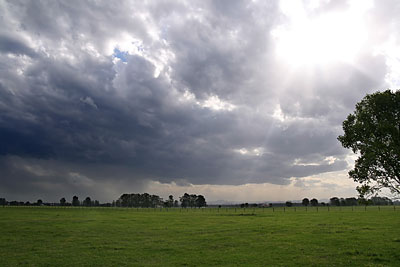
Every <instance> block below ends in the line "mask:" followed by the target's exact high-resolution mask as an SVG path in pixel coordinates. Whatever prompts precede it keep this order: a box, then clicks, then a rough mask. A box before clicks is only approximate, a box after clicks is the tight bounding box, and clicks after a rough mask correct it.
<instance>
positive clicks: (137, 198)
mask: <svg viewBox="0 0 400 267" xmlns="http://www.w3.org/2000/svg"><path fill="white" fill-rule="evenodd" d="M393 204H399V203H398V202H395V203H393V201H392V200H391V199H389V198H387V197H379V196H375V197H371V198H369V199H365V198H355V197H349V198H339V197H332V198H330V199H329V202H328V203H325V202H318V200H317V199H316V198H312V199H311V200H310V199H308V198H304V199H303V200H302V201H301V203H293V202H292V201H286V202H285V203H275V204H272V203H270V204H269V205H267V206H269V207H272V206H273V205H275V206H277V205H278V206H282V205H284V206H287V207H291V206H294V205H295V206H299V205H303V206H305V207H307V206H314V207H315V206H358V205H376V206H385V205H393ZM43 205H45V206H74V207H77V206H84V207H135V208H156V207H165V208H172V207H182V208H200V207H206V206H207V202H206V199H205V197H204V196H203V195H196V194H188V193H185V194H184V195H183V196H181V197H179V200H177V199H174V196H172V195H170V196H169V197H168V199H167V200H163V198H161V197H159V196H157V195H150V194H148V193H143V194H122V195H121V196H120V197H119V198H118V199H117V200H116V201H113V202H112V203H100V202H99V201H98V200H92V199H91V198H90V197H86V198H85V199H84V200H83V201H80V200H79V198H78V197H77V196H73V198H72V201H71V202H67V200H66V199H65V198H64V197H63V198H61V199H60V201H59V203H45V202H43V201H42V200H41V199H38V200H37V201H36V202H33V203H30V202H29V201H27V202H23V201H7V200H6V199H5V198H0V206H43ZM239 206H240V207H241V208H248V207H253V208H255V207H265V206H266V205H265V204H256V203H253V204H249V203H242V204H240V205H239Z"/></svg>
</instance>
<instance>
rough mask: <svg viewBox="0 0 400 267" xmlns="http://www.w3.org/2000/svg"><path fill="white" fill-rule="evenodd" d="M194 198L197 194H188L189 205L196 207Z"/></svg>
mask: <svg viewBox="0 0 400 267" xmlns="http://www.w3.org/2000/svg"><path fill="white" fill-rule="evenodd" d="M196 199H197V195H195V194H191V195H190V196H189V206H190V207H191V208H192V207H196Z"/></svg>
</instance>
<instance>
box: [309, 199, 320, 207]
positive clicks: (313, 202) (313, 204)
mask: <svg viewBox="0 0 400 267" xmlns="http://www.w3.org/2000/svg"><path fill="white" fill-rule="evenodd" d="M310 204H311V206H318V199H316V198H313V199H311V200H310Z"/></svg>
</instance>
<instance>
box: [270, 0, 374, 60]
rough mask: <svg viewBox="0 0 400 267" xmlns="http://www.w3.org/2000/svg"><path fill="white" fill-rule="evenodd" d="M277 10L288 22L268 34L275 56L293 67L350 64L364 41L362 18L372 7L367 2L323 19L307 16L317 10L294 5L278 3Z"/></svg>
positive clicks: (293, 2)
mask: <svg viewBox="0 0 400 267" xmlns="http://www.w3.org/2000/svg"><path fill="white" fill-rule="evenodd" d="M295 3H297V4H295ZM280 7H281V10H282V12H283V14H285V15H286V17H287V19H288V22H287V23H285V24H284V25H281V26H279V27H277V28H275V29H274V30H273V31H272V32H271V34H272V36H273V38H274V40H275V44H276V53H277V55H278V56H279V57H280V58H281V59H284V60H285V61H287V62H288V63H289V64H290V65H292V66H294V67H299V66H314V65H324V64H327V63H331V62H335V61H339V62H347V63H351V62H352V61H353V59H354V58H355V56H357V53H358V52H359V51H360V49H361V48H362V46H363V44H365V42H366V41H367V38H368V36H367V29H366V25H365V21H364V20H365V18H364V17H365V16H364V15H365V13H366V12H367V11H368V10H369V9H370V8H371V7H372V4H371V3H370V2H368V1H359V2H358V1H356V2H352V4H351V5H349V6H348V9H346V10H341V11H335V12H331V13H329V14H325V15H324V16H318V15H315V16H309V14H308V13H310V10H311V11H312V10H314V9H316V8H317V6H313V7H305V6H303V5H302V4H301V3H300V2H296V1H290V2H289V1H282V2H281V6H280Z"/></svg>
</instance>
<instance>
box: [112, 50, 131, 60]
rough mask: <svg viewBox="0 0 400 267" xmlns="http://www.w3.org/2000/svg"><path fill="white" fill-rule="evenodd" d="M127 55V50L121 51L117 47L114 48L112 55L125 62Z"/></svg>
mask: <svg viewBox="0 0 400 267" xmlns="http://www.w3.org/2000/svg"><path fill="white" fill-rule="evenodd" d="M128 56H129V53H128V51H121V50H119V49H118V48H114V53H113V57H116V58H119V59H120V60H121V61H122V62H127V61H128Z"/></svg>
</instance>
